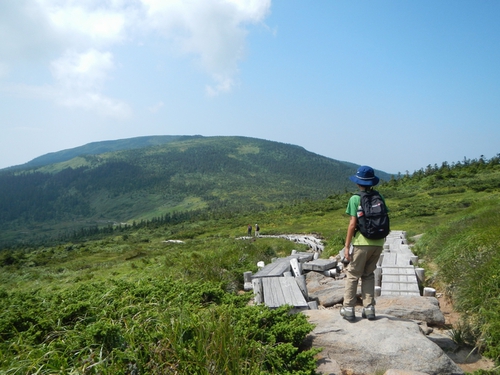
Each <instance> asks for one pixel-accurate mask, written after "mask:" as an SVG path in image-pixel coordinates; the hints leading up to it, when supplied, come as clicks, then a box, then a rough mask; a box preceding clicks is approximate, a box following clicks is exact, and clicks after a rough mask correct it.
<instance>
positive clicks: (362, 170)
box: [340, 166, 389, 320]
mask: <svg viewBox="0 0 500 375" xmlns="http://www.w3.org/2000/svg"><path fill="white" fill-rule="evenodd" d="M349 179H350V180H351V181H353V182H355V183H356V184H357V185H358V188H359V190H360V192H359V193H358V194H354V195H353V196H352V197H351V198H350V199H349V203H348V204H347V209H346V213H347V214H348V215H349V216H350V221H349V226H348V228H347V235H346V240H345V247H344V257H345V260H346V263H347V262H349V265H348V266H347V267H346V276H347V277H346V281H345V292H344V303H343V306H342V308H341V309H340V315H342V316H343V317H344V318H345V319H347V320H353V319H354V318H355V313H354V307H355V306H356V291H357V287H358V280H359V279H361V297H362V299H363V312H362V317H363V318H368V319H369V320H372V319H375V275H374V273H373V271H375V269H376V268H377V262H378V259H379V257H380V254H381V253H382V249H383V246H384V241H385V238H379V239H371V238H367V237H365V236H364V235H363V234H362V233H361V232H360V228H359V222H360V221H362V220H365V219H364V218H363V219H362V220H360V219H358V215H359V217H361V216H363V215H364V212H363V210H361V208H362V207H361V199H362V198H361V196H360V194H361V195H363V194H366V193H368V195H371V194H372V193H373V195H375V194H376V195H377V197H378V198H379V204H380V205H382V206H383V210H384V213H385V217H386V219H385V220H386V221H387V228H386V229H387V230H388V220H389V219H388V217H387V215H386V212H387V207H386V206H385V202H384V201H383V198H382V197H381V196H380V195H379V194H378V192H376V191H375V190H373V187H374V186H375V185H377V184H378V183H379V178H378V177H377V176H375V172H374V171H373V168H371V167H368V166H361V167H359V168H358V170H357V172H356V175H354V176H351V177H349ZM363 223H364V221H363ZM382 235H383V236H384V237H385V235H386V234H385V232H384V233H383V234H382ZM378 237H380V236H378Z"/></svg>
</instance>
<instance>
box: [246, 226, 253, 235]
mask: <svg viewBox="0 0 500 375" xmlns="http://www.w3.org/2000/svg"><path fill="white" fill-rule="evenodd" d="M247 235H248V237H250V236H251V235H252V224H248V227H247Z"/></svg>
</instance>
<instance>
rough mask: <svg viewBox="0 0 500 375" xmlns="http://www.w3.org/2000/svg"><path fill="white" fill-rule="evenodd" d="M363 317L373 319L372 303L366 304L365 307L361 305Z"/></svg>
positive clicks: (373, 309)
mask: <svg viewBox="0 0 500 375" xmlns="http://www.w3.org/2000/svg"><path fill="white" fill-rule="evenodd" d="M361 316H362V317H363V318H367V319H368V320H373V319H375V307H374V306H373V305H368V306H367V307H363V312H362V313H361Z"/></svg>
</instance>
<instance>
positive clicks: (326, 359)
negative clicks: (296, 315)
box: [302, 309, 463, 375]
mask: <svg viewBox="0 0 500 375" xmlns="http://www.w3.org/2000/svg"><path fill="white" fill-rule="evenodd" d="M302 313H303V314H305V315H306V316H307V317H308V320H309V322H311V323H312V324H314V325H315V328H314V330H313V331H312V332H311V333H310V334H309V335H308V336H307V338H306V343H307V344H308V345H310V346H314V347H321V348H323V351H322V352H321V353H320V354H319V355H318V357H319V361H318V365H319V367H318V370H317V371H318V372H319V373H321V374H327V375H331V374H335V375H337V374H341V373H342V374H346V373H350V374H357V375H362V374H367V375H368V374H369V375H372V374H375V373H384V372H385V371H387V370H389V369H400V370H407V371H418V372H422V373H425V374H430V375H438V374H450V375H455V374H457V375H458V374H463V371H462V370H461V369H460V367H458V366H457V365H456V364H455V363H454V362H453V361H452V360H451V359H450V358H449V357H448V356H447V355H446V354H445V353H444V352H443V350H442V349H441V348H440V347H439V346H438V345H436V344H435V343H433V342H432V341H431V340H429V339H428V338H427V337H426V336H425V335H424V334H422V333H421V331H420V328H419V326H418V324H417V323H415V322H413V321H409V320H403V319H399V318H396V317H393V316H389V315H381V314H380V313H378V312H377V318H376V319H375V320H367V319H362V318H361V317H360V316H359V315H360V314H357V317H356V320H355V321H353V322H349V321H347V320H345V319H342V317H341V316H340V314H339V310H338V309H325V310H307V311H303V312H302ZM339 371H341V372H339Z"/></svg>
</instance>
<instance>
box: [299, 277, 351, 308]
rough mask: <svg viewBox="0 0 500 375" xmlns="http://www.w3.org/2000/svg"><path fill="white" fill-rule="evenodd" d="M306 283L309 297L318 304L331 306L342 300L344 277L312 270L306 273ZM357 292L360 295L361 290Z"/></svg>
mask: <svg viewBox="0 0 500 375" xmlns="http://www.w3.org/2000/svg"><path fill="white" fill-rule="evenodd" d="M306 284H307V293H308V294H309V298H310V299H311V300H316V301H317V302H318V305H321V306H324V307H331V306H334V305H336V304H339V303H342V301H343V300H344V285H345V280H344V279H340V280H338V279H335V278H333V277H331V276H325V275H323V274H322V273H320V272H314V271H313V272H308V273H306ZM358 294H359V295H361V291H358Z"/></svg>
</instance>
